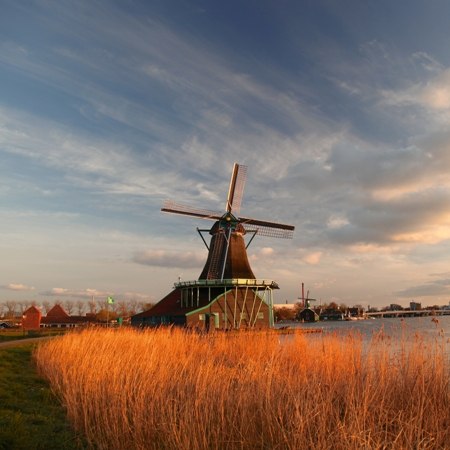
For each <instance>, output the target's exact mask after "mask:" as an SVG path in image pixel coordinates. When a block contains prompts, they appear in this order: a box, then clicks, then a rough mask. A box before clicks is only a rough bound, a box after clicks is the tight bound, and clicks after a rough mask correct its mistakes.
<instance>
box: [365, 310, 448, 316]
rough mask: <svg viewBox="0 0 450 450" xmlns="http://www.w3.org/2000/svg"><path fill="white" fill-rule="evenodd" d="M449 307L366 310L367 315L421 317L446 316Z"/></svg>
mask: <svg viewBox="0 0 450 450" xmlns="http://www.w3.org/2000/svg"><path fill="white" fill-rule="evenodd" d="M448 315H450V309H418V310H413V311H410V310H404V309H401V310H396V311H377V312H368V313H366V316H368V317H417V316H419V317H421V316H448Z"/></svg>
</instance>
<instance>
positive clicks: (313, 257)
mask: <svg viewBox="0 0 450 450" xmlns="http://www.w3.org/2000/svg"><path fill="white" fill-rule="evenodd" d="M322 254H323V253H322V252H313V253H308V254H307V255H305V256H304V257H303V259H302V261H304V262H305V263H307V264H310V265H312V266H315V265H317V264H319V263H320V259H321V258H322Z"/></svg>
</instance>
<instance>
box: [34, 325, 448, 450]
mask: <svg viewBox="0 0 450 450" xmlns="http://www.w3.org/2000/svg"><path fill="white" fill-rule="evenodd" d="M406 339H407V338H405V342H403V344H401V345H398V346H397V345H395V351H394V349H393V348H392V343H391V341H390V340H389V339H386V338H385V336H383V335H379V336H377V337H375V338H374V339H373V340H372V342H371V344H370V346H369V348H368V349H367V348H365V347H363V340H362V339H361V338H360V337H359V336H357V335H349V336H347V337H342V336H329V335H324V336H316V337H314V336H310V335H306V336H305V335H299V334H296V335H292V336H279V335H277V334H275V333H264V332H260V333H240V334H235V335H228V334H213V335H206V336H205V335H198V334H193V333H191V334H188V333H186V332H183V331H181V330H164V329H161V330H153V331H152V330H149V331H133V330H104V329H103V330H87V331H83V332H81V333H73V334H69V335H66V336H64V337H62V338H57V339H55V340H52V341H49V342H46V343H44V344H42V345H40V346H39V347H38V349H37V351H36V353H35V356H36V360H37V364H38V368H39V370H40V372H41V373H42V374H43V375H44V376H45V377H47V378H48V379H49V380H50V383H51V385H52V386H53V388H54V389H55V391H56V392H57V394H58V395H59V396H60V397H61V399H62V401H63V403H64V405H65V406H66V408H67V411H68V415H69V419H70V421H71V422H72V423H73V425H74V427H75V429H77V430H78V431H80V432H82V433H84V434H85V435H86V437H87V440H88V442H90V444H91V445H93V446H96V447H98V448H101V449H121V450H122V449H152V448H154V449H161V448H167V449H228V448H229V449H234V448H244V449H248V448H252V449H253V448H264V449H307V448H315V449H361V448H367V449H377V448H420V449H426V448H433V449H435V448H449V445H450V444H449V443H450V431H449V429H450V384H449V380H450V373H449V363H448V360H447V359H446V355H445V349H444V345H445V343H444V342H443V341H441V340H437V341H429V342H428V341H427V342H425V341H424V340H423V339H422V338H420V337H418V336H417V337H415V338H412V339H411V340H409V341H406Z"/></svg>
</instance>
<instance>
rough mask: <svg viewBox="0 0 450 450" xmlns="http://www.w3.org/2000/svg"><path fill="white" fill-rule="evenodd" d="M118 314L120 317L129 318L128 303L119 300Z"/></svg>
mask: <svg viewBox="0 0 450 450" xmlns="http://www.w3.org/2000/svg"><path fill="white" fill-rule="evenodd" d="M116 311H117V314H118V315H119V317H127V316H128V302H126V301H125V300H119V301H118V302H117V309H116Z"/></svg>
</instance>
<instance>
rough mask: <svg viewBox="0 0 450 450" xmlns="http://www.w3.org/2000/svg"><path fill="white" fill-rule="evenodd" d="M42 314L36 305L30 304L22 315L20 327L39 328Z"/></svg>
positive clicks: (27, 328)
mask: <svg viewBox="0 0 450 450" xmlns="http://www.w3.org/2000/svg"><path fill="white" fill-rule="evenodd" d="M41 317H42V314H41V312H40V311H39V309H37V308H36V306H30V307H29V308H28V309H27V310H26V311H25V312H24V313H23V315H22V328H23V329H24V330H39V328H40V327H41Z"/></svg>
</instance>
